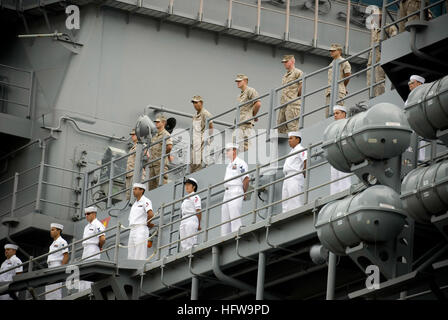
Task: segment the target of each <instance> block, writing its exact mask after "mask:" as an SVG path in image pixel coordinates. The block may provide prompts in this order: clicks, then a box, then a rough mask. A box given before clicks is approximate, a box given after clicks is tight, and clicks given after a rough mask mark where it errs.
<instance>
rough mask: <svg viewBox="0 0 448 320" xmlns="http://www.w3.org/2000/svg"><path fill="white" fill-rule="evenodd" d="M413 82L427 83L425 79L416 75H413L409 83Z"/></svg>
mask: <svg viewBox="0 0 448 320" xmlns="http://www.w3.org/2000/svg"><path fill="white" fill-rule="evenodd" d="M413 80H415V81H418V82H420V83H425V78H423V77H420V76H418V75H416V74H413V75H412V76H411V78H410V79H409V81H413Z"/></svg>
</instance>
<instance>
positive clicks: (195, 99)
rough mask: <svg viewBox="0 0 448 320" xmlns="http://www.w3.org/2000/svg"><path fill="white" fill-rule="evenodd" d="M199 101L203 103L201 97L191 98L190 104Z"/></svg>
mask: <svg viewBox="0 0 448 320" xmlns="http://www.w3.org/2000/svg"><path fill="white" fill-rule="evenodd" d="M199 101H202V102H203V101H204V100H202V97H201V96H194V97H193V98H191V102H199Z"/></svg>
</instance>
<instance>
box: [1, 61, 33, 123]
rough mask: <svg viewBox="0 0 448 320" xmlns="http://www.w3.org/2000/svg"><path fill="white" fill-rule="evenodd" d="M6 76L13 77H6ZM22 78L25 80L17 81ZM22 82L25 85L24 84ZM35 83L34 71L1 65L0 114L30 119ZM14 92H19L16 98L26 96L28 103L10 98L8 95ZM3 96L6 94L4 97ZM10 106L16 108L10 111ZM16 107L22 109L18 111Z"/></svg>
mask: <svg viewBox="0 0 448 320" xmlns="http://www.w3.org/2000/svg"><path fill="white" fill-rule="evenodd" d="M5 75H11V76H10V77H6V76H5ZM10 78H11V79H12V81H11V82H10V81H9V79H10ZM20 78H23V79H22V81H20V82H18V81H19V80H17V79H20ZM22 82H24V83H25V84H22ZM33 82H34V71H32V70H25V69H22V68H16V67H12V66H7V65H4V64H0V106H1V107H0V112H1V113H6V114H11V115H15V116H20V117H25V118H27V119H30V118H31V112H32V99H33ZM13 90H17V91H18V92H16V94H15V96H17V97H19V96H24V97H25V100H26V101H19V100H17V99H11V98H8V97H7V95H9V94H10V93H11V91H13ZM22 92H25V95H22V94H21V93H22ZM1 94H4V96H2V95H1ZM10 106H14V109H13V110H9V109H10ZM16 107H19V108H20V109H18V110H16V109H15V108H16Z"/></svg>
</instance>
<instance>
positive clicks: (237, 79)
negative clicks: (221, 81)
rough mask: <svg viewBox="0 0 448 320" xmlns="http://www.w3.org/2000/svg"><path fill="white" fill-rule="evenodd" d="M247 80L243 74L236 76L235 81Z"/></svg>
mask: <svg viewBox="0 0 448 320" xmlns="http://www.w3.org/2000/svg"><path fill="white" fill-rule="evenodd" d="M242 80H249V78H248V77H247V76H246V75H245V74H237V75H236V79H235V81H242Z"/></svg>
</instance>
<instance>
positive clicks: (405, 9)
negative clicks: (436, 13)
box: [399, 0, 421, 32]
mask: <svg viewBox="0 0 448 320" xmlns="http://www.w3.org/2000/svg"><path fill="white" fill-rule="evenodd" d="M420 5H421V0H405V1H400V15H399V17H400V18H402V17H406V16H407V15H410V14H411V13H413V12H416V13H415V15H413V16H411V17H409V18H407V19H405V20H403V21H401V22H400V23H399V32H403V31H404V30H405V29H404V26H405V24H406V22H408V21H412V20H420V14H419V10H420Z"/></svg>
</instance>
